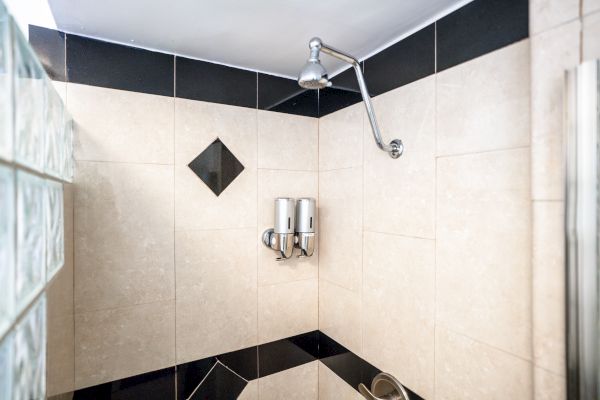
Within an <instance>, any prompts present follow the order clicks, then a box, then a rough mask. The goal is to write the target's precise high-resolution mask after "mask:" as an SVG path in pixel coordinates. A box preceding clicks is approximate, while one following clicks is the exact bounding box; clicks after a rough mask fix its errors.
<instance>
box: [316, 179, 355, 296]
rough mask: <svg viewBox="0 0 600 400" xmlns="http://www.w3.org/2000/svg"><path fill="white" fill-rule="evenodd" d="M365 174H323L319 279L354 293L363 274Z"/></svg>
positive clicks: (320, 204) (318, 233) (318, 234)
mask: <svg viewBox="0 0 600 400" xmlns="http://www.w3.org/2000/svg"><path fill="white" fill-rule="evenodd" d="M362 172H363V170H362V168H361V167H355V168H347V169H340V170H335V171H321V172H319V231H318V232H317V237H318V240H319V243H320V246H319V276H320V277H321V278H325V279H327V280H329V281H330V282H334V283H336V284H338V285H340V286H343V287H345V288H347V289H351V290H354V291H357V290H358V289H359V288H360V285H361V273H362V236H363V232H362V222H363V191H362V186H363V182H362V179H363V173H362Z"/></svg>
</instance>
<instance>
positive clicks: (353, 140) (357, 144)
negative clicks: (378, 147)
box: [319, 102, 365, 171]
mask: <svg viewBox="0 0 600 400" xmlns="http://www.w3.org/2000/svg"><path fill="white" fill-rule="evenodd" d="M364 110H365V106H364V104H363V103H362V102H360V103H357V104H355V105H353V106H350V107H346V108H343V109H341V110H339V111H336V112H334V113H332V114H329V115H326V116H324V117H322V118H319V171H327V170H332V169H339V168H348V167H356V166H360V165H362V161H363V154H362V150H363V118H364V115H365V111H364Z"/></svg>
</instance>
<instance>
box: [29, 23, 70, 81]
mask: <svg viewBox="0 0 600 400" xmlns="http://www.w3.org/2000/svg"><path fill="white" fill-rule="evenodd" d="M65 37H66V36H65V34H64V33H63V32H59V31H56V30H54V29H48V28H42V27H41V26H35V25H29V43H30V44H31V47H33V49H34V50H35V52H36V54H37V56H38V58H39V59H40V62H41V63H42V66H43V67H44V69H45V70H46V73H47V74H48V77H50V79H52V80H55V81H62V82H66V80H67V66H66V60H65V54H66V47H65V46H66V45H65Z"/></svg>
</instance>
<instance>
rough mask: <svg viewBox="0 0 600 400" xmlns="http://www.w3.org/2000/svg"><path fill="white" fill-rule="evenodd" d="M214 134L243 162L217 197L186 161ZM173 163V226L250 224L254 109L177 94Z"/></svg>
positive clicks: (253, 210) (253, 220) (253, 206)
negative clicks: (233, 178)
mask: <svg viewBox="0 0 600 400" xmlns="http://www.w3.org/2000/svg"><path fill="white" fill-rule="evenodd" d="M217 138H219V139H221V141H222V142H223V143H224V144H225V145H226V146H227V148H228V149H229V150H230V151H231V152H232V153H233V154H234V155H235V157H236V158H237V159H238V160H239V161H240V162H241V163H242V165H243V166H244V170H243V171H242V173H241V174H240V175H238V176H237V177H236V178H235V180H234V181H233V182H231V184H230V185H229V186H228V187H227V188H226V189H225V190H224V191H223V192H222V193H221V194H220V195H219V196H216V195H215V194H214V193H213V191H212V190H211V189H210V188H209V187H208V186H207V185H206V184H205V183H204V182H203V181H202V180H201V179H200V178H199V177H198V176H197V175H196V174H195V173H194V172H193V171H192V170H191V169H190V168H189V167H188V166H187V165H188V164H189V163H190V162H191V161H192V160H193V159H194V158H196V156H198V155H199V154H200V153H202V152H203V151H204V150H205V149H206V148H207V147H208V146H209V145H210V144H211V143H212V142H213V141H215V139H217ZM175 163H176V167H175V227H176V229H177V230H180V229H231V228H250V227H255V226H256V110H252V109H248V108H244V107H235V106H229V105H223V104H215V103H206V102H201V101H194V100H186V99H177V100H176V103H175Z"/></svg>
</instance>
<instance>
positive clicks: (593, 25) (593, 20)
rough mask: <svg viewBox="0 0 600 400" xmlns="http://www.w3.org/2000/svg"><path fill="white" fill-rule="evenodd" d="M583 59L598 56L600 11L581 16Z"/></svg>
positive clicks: (593, 58) (599, 48)
mask: <svg viewBox="0 0 600 400" xmlns="http://www.w3.org/2000/svg"><path fill="white" fill-rule="evenodd" d="M582 40H583V48H582V51H583V54H582V56H583V60H584V61H587V60H596V59H598V58H600V12H597V13H594V14H590V15H588V16H586V17H584V18H583V37H582Z"/></svg>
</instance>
